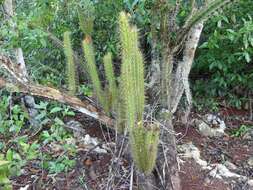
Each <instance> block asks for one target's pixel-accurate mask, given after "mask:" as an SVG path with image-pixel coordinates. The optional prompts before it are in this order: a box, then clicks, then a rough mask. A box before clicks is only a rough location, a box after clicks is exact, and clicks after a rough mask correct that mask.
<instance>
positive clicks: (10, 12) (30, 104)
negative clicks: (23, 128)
mask: <svg viewBox="0 0 253 190" xmlns="http://www.w3.org/2000/svg"><path fill="white" fill-rule="evenodd" d="M3 5H4V10H5V12H6V14H7V19H11V18H12V17H13V16H14V8H13V1H12V0H5V1H4V4H3ZM13 30H16V26H15V25H14V26H13ZM14 51H15V54H16V60H17V65H18V67H19V71H20V76H21V78H22V80H23V81H25V82H28V74H27V70H26V65H25V60H24V56H23V51H22V49H21V48H20V47H18V48H16V49H14ZM23 101H24V103H25V106H26V108H27V109H28V113H29V116H30V122H31V125H32V126H37V125H38V122H37V121H36V119H35V116H36V115H37V114H38V111H37V109H36V108H35V100H34V98H33V97H32V96H25V97H24V99H23Z"/></svg>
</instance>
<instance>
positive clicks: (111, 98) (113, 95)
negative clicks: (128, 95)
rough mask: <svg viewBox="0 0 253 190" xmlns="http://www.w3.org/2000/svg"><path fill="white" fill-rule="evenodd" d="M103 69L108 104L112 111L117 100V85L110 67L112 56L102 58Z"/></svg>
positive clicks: (111, 66) (109, 54)
mask: <svg viewBox="0 0 253 190" xmlns="http://www.w3.org/2000/svg"><path fill="white" fill-rule="evenodd" d="M103 61H104V68H105V76H106V80H107V81H108V96H107V97H108V100H107V101H108V102H109V104H110V105H109V107H111V108H112V109H113V108H114V107H115V103H116V100H117V85H116V78H115V75H114V71H113V65H112V54H111V53H108V54H106V55H105V56H104V59H103Z"/></svg>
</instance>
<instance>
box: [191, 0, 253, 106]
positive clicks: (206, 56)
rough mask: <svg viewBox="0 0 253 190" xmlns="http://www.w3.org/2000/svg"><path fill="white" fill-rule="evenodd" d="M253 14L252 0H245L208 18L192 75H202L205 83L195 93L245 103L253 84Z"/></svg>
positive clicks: (235, 102) (230, 101) (234, 103)
mask: <svg viewBox="0 0 253 190" xmlns="http://www.w3.org/2000/svg"><path fill="white" fill-rule="evenodd" d="M252 18H253V13H252V1H251V0H245V1H240V2H239V3H238V4H235V5H234V7H233V8H232V9H229V12H228V11H224V12H223V13H222V14H218V15H216V16H215V17H213V18H212V19H211V20H210V21H209V22H207V24H206V26H205V29H204V33H203V39H202V43H201V45H200V47H199V49H198V52H197V56H196V59H195V64H194V67H193V70H192V79H194V77H195V75H198V76H200V77H197V78H198V80H197V83H196V84H200V83H203V84H204V85H203V87H204V91H203V90H201V89H200V88H198V89H197V88H195V89H194V93H195V96H197V97H198V96H203V95H204V96H212V97H217V96H219V97H222V98H225V99H227V100H228V103H229V104H230V105H233V106H236V107H240V106H241V105H242V102H243V101H244V99H245V97H246V96H247V94H248V93H249V91H250V89H252V87H253V74H252V69H253V65H252V63H253V62H252V57H251V56H252V54H253V35H252V34H253V20H252ZM195 82H196V81H195ZM195 86H199V85H195ZM206 88H208V89H209V90H208V91H207V90H206ZM201 91H203V92H201Z"/></svg>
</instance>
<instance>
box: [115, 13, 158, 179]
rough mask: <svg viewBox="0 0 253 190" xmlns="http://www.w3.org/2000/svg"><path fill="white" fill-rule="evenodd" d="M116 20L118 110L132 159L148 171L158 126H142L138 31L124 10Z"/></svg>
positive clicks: (153, 163)
mask: <svg viewBox="0 0 253 190" xmlns="http://www.w3.org/2000/svg"><path fill="white" fill-rule="evenodd" d="M119 23H120V37H121V38H120V39H121V44H122V66H121V67H122V68H121V80H120V92H122V97H123V102H122V103H121V106H122V107H123V108H121V110H123V111H125V112H123V113H125V117H126V119H125V120H126V122H127V125H126V126H127V127H128V130H129V134H130V144H131V150H132V156H133V160H134V162H135V164H136V166H137V168H138V169H139V170H140V171H141V172H143V173H145V174H149V173H150V172H152V170H153V168H154V166H155V162H156V156H157V147H158V141H159V125H154V124H150V125H147V126H145V127H144V125H143V112H144V103H145V93H144V64H143V57H142V54H141V52H140V50H139V47H138V32H137V29H136V28H135V27H131V26H130V25H129V23H128V19H127V15H126V14H125V13H121V14H120V22H119ZM124 107H125V109H124Z"/></svg>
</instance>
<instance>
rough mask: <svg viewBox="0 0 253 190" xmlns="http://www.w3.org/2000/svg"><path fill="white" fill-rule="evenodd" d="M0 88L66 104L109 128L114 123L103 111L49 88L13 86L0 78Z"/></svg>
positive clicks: (21, 84) (30, 85)
mask: <svg viewBox="0 0 253 190" xmlns="http://www.w3.org/2000/svg"><path fill="white" fill-rule="evenodd" d="M0 88H7V89H8V90H11V91H14V92H22V93H25V94H30V95H32V96H38V97H43V98H47V99H50V100H55V101H58V102H60V103H63V104H67V105H69V106H70V107H71V108H73V109H75V110H76V111H79V112H81V113H84V114H86V115H88V116H90V117H92V118H94V119H97V120H99V121H101V122H102V123H104V124H107V125H109V126H113V123H114V121H113V119H111V118H110V117H108V116H107V115H105V113H103V111H101V110H99V109H98V108H96V107H95V106H93V105H92V104H90V103H89V102H88V101H81V100H80V99H78V98H77V97H74V96H70V95H68V94H67V93H64V92H61V91H59V90H57V89H54V88H51V87H47V86H41V85H35V84H28V83H27V84H24V83H18V84H14V83H10V82H8V81H7V80H5V79H3V78H1V77H0Z"/></svg>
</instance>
